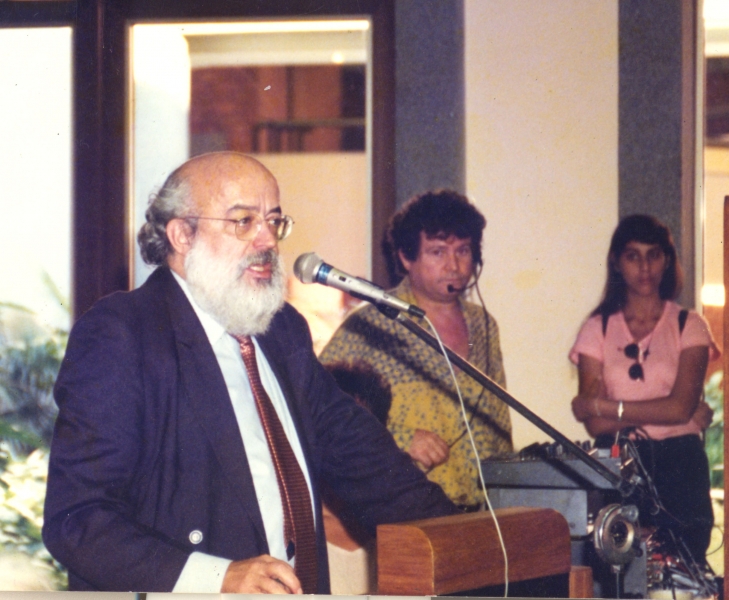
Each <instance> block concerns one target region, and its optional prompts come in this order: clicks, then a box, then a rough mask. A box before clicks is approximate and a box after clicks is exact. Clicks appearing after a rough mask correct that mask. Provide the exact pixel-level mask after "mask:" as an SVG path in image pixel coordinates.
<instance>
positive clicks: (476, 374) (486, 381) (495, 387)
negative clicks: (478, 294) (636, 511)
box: [376, 303, 632, 496]
mask: <svg viewBox="0 0 729 600" xmlns="http://www.w3.org/2000/svg"><path fill="white" fill-rule="evenodd" d="M376 306H377V308H378V309H379V311H380V312H381V313H382V314H384V315H385V316H386V317H389V318H390V319H393V320H394V321H397V322H398V323H400V324H401V325H402V326H403V327H405V328H406V329H407V330H408V331H410V332H411V333H413V334H415V335H416V336H417V337H419V338H420V339H421V340H423V341H424V342H425V343H426V344H428V345H429V346H430V347H431V348H433V349H435V350H436V351H438V352H441V347H440V344H439V343H438V340H436V338H435V337H434V336H433V335H432V334H431V333H430V332H428V331H427V330H425V329H424V328H423V327H421V326H420V325H418V324H417V323H416V322H415V321H413V320H412V319H408V318H407V317H406V316H404V315H403V314H402V313H401V312H400V311H399V310H396V309H394V308H392V307H390V306H387V305H384V304H379V303H377V304H376ZM443 347H444V348H445V351H446V354H447V355H448V358H449V359H450V361H451V362H452V363H453V364H454V365H456V366H457V367H458V368H459V369H461V370H462V371H463V372H464V373H466V374H467V375H468V376H469V377H471V378H472V379H473V380H475V381H476V382H477V383H478V384H479V385H482V386H483V387H485V388H486V389H487V390H488V391H489V392H491V393H492V394H494V396H496V397H497V398H499V400H501V401H502V402H504V403H505V404H506V405H507V406H510V407H511V408H513V409H514V410H515V411H516V412H518V413H519V414H520V415H521V416H523V417H524V418H525V419H527V420H528V421H529V422H530V423H532V424H534V425H536V426H537V427H538V428H539V429H541V430H542V431H543V432H544V433H546V434H547V435H548V436H549V437H551V438H552V439H553V440H555V441H556V442H559V443H560V444H562V445H563V446H564V447H565V448H566V449H567V450H569V451H570V452H571V453H572V454H573V455H574V456H575V457H577V458H578V459H580V460H581V461H582V462H583V463H585V464H586V465H587V466H589V467H590V468H591V469H593V470H594V471H596V472H597V473H599V474H600V475H601V476H602V477H604V478H605V479H606V480H607V481H608V482H609V483H610V484H611V485H612V486H613V487H614V488H615V489H617V490H618V491H620V493H621V494H622V495H624V496H625V495H627V494H628V493H629V492H630V489H631V488H632V484H631V483H630V482H627V481H625V480H624V479H623V478H622V477H620V475H616V474H615V473H613V472H612V471H611V470H610V469H608V468H607V467H606V466H605V465H603V464H602V463H601V462H600V461H598V460H597V459H596V458H594V457H593V456H591V455H590V454H588V453H587V452H585V451H584V450H583V449H582V448H580V447H579V446H578V445H577V444H575V443H574V442H573V441H572V440H570V439H569V438H567V437H566V436H565V435H564V434H562V433H560V432H559V431H557V430H556V429H555V428H554V427H552V426H551V425H550V424H549V423H547V422H546V421H545V420H544V419H542V418H541V417H539V416H538V415H536V414H535V413H533V412H532V411H531V410H529V409H528V408H527V407H526V406H524V405H523V404H522V403H521V402H519V401H518V400H517V399H516V398H514V396H512V395H511V394H509V392H507V391H506V390H505V389H504V388H502V387H501V386H500V385H499V384H498V383H496V382H495V381H494V380H493V379H491V378H490V377H489V376H488V375H486V374H485V373H483V372H482V371H480V370H479V369H477V368H476V367H474V366H473V365H472V364H471V363H470V362H468V361H467V360H465V359H463V358H461V357H460V356H458V354H456V353H455V352H453V350H451V349H450V348H449V347H448V346H445V345H444V346H443Z"/></svg>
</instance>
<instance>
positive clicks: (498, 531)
mask: <svg viewBox="0 0 729 600" xmlns="http://www.w3.org/2000/svg"><path fill="white" fill-rule="evenodd" d="M423 318H424V319H425V321H426V323H428V326H429V327H430V328H431V330H432V331H433V335H435V339H436V340H438V345H439V346H440V350H441V352H442V353H443V356H444V357H445V359H446V364H447V365H448V370H449V371H450V372H451V377H452V378H453V385H455V386H456V393H457V394H458V400H459V401H460V403H461V414H462V415H463V422H464V423H465V424H466V431H468V439H469V440H470V441H471V449H472V450H473V455H474V456H475V457H476V470H477V471H478V477H479V479H480V481H481V489H482V490H483V495H484V498H485V499H486V504H487V505H488V507H489V511H490V512H491V517H492V519H493V521H494V525H495V526H496V534H497V535H498V536H499V543H500V544H501V552H502V554H503V555H504V598H508V597H509V557H508V556H507V555H506V544H505V543H504V537H503V536H502V535H501V527H500V526H499V521H498V519H497V518H496V514H495V513H494V508H493V506H491V500H490V499H489V495H488V492H487V491H486V482H485V481H484V477H483V469H482V468H481V457H480V456H479V455H478V450H477V449H476V442H475V441H474V439H473V433H472V432H471V425H470V424H469V422H468V414H467V413H466V405H465V403H464V402H463V396H462V395H461V388H460V386H459V385H458V380H457V379H456V373H455V371H453V365H452V364H451V359H450V358H448V353H447V352H446V349H445V346H444V345H443V341H442V340H441V339H440V336H439V335H438V332H437V331H436V329H435V326H434V325H433V323H431V322H430V319H428V317H423Z"/></svg>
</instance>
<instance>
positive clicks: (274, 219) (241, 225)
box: [187, 213, 294, 242]
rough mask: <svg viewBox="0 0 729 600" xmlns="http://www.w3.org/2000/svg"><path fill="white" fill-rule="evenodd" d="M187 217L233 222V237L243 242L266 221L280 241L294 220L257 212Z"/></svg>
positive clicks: (249, 239)
mask: <svg viewBox="0 0 729 600" xmlns="http://www.w3.org/2000/svg"><path fill="white" fill-rule="evenodd" d="M187 218H189V219H204V220H206V221H228V222H230V223H235V237H237V238H238V239H239V240H241V241H244V242H250V241H251V240H253V239H255V237H256V236H257V235H258V233H259V232H260V231H261V227H263V223H266V225H267V227H268V230H269V231H270V232H271V234H272V235H273V236H274V237H275V238H276V239H277V240H278V241H279V242H280V241H281V240H284V239H286V238H287V237H288V236H289V234H290V233H291V230H292V229H293V226H294V220H293V219H292V218H291V217H289V216H287V215H275V216H271V217H267V218H265V219H264V218H263V217H262V216H261V215H259V214H258V213H246V214H245V215H244V216H242V217H241V218H240V219H221V218H216V217H196V216H192V217H187Z"/></svg>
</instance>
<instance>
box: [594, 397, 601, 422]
mask: <svg viewBox="0 0 729 600" xmlns="http://www.w3.org/2000/svg"><path fill="white" fill-rule="evenodd" d="M595 415H596V416H597V417H602V413H601V412H600V404H599V400H598V399H597V396H595Z"/></svg>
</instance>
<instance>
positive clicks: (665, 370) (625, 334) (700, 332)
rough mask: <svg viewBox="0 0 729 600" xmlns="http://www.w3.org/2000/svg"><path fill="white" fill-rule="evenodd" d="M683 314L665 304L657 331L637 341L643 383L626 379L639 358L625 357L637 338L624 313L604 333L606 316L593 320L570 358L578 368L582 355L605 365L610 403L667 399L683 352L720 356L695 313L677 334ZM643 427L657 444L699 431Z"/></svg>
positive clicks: (690, 426)
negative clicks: (706, 350)
mask: <svg viewBox="0 0 729 600" xmlns="http://www.w3.org/2000/svg"><path fill="white" fill-rule="evenodd" d="M680 312H681V307H680V306H679V305H678V304H676V303H675V302H669V301H667V302H666V303H665V306H664V309H663V314H662V315H661V318H660V319H659V320H658V323H657V324H656V326H655V328H654V329H653V331H652V332H651V333H649V334H648V335H647V336H646V337H644V338H643V339H642V340H640V341H639V342H638V347H639V348H640V357H641V364H642V366H643V374H644V379H631V378H630V376H629V375H628V370H629V369H630V367H631V366H632V365H633V364H635V362H636V360H635V359H632V358H628V357H627V356H625V347H626V346H627V345H629V344H632V343H633V342H634V341H635V340H634V339H633V335H632V334H631V333H630V329H628V325H627V323H626V322H625V317H624V315H623V313H622V311H619V312H617V313H615V314H613V315H610V318H609V319H608V324H607V330H606V331H605V335H603V332H602V317H601V316H600V315H597V316H594V317H590V318H589V319H588V320H587V322H586V323H585V324H584V325H583V326H582V329H580V332H579V334H578V335H577V340H575V344H574V346H572V349H571V350H570V354H569V358H570V360H571V361H572V362H573V363H575V364H578V362H579V355H580V354H584V355H585V356H590V357H592V358H594V359H596V360H599V361H600V362H601V363H602V364H603V370H602V372H603V380H604V383H605V389H606V390H607V397H608V398H610V399H614V400H625V401H626V402H628V401H639V400H650V399H652V398H664V397H666V396H668V395H669V394H670V393H671V390H672V389H673V384H674V382H675V381H676V373H677V371H678V359H679V355H680V354H681V351H682V350H684V349H685V348H691V347H693V346H708V347H709V358H710V359H711V360H713V359H715V358H718V357H719V355H720V352H719V349H718V348H717V346H716V344H715V343H714V339H713V337H712V335H711V330H710V329H709V325H708V323H707V322H706V320H705V319H704V318H703V317H702V316H701V315H699V314H698V313H696V312H694V311H693V310H692V311H689V314H688V318H687V319H686V324H685V326H684V328H683V332H682V333H680V332H679V328H678V315H679V313H680ZM646 351H647V354H646ZM643 429H645V431H646V433H647V434H648V435H649V436H650V437H651V438H653V439H656V440H663V439H666V438H669V437H676V436H679V435H685V434H689V433H697V434H698V433H701V430H700V429H699V426H698V425H696V423H694V422H693V421H689V422H688V423H685V424H683V425H644V426H643Z"/></svg>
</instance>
